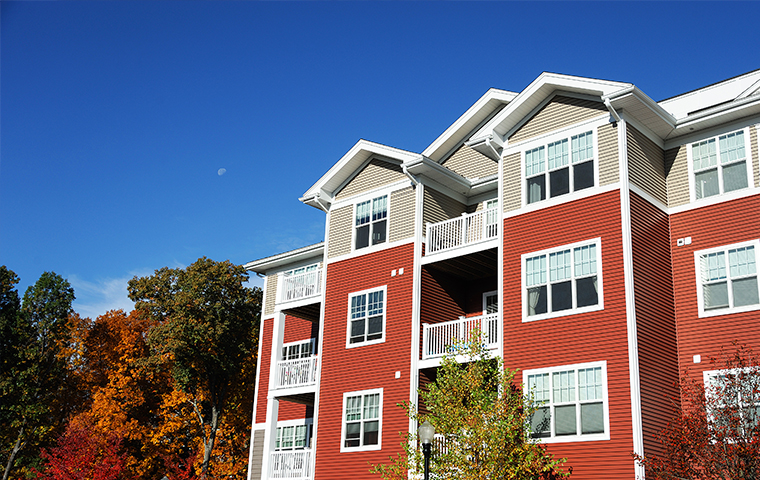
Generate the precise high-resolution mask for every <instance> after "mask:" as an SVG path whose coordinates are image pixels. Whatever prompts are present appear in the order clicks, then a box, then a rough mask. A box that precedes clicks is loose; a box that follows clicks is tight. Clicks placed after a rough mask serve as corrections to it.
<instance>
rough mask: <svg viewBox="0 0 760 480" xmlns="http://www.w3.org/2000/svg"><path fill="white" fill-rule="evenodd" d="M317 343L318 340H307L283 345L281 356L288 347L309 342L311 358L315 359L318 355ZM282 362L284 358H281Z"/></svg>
mask: <svg viewBox="0 0 760 480" xmlns="http://www.w3.org/2000/svg"><path fill="white" fill-rule="evenodd" d="M316 341H317V339H316V338H305V339H303V340H296V341H295V342H288V343H283V344H282V349H281V350H280V354H282V350H284V349H286V348H288V347H292V346H294V345H301V344H304V343H307V342H309V343H311V355H310V356H312V357H313V356H314V355H315V354H316V349H315V345H316ZM301 358H306V357H301ZM280 360H283V358H280Z"/></svg>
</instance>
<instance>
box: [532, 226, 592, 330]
mask: <svg viewBox="0 0 760 480" xmlns="http://www.w3.org/2000/svg"><path fill="white" fill-rule="evenodd" d="M600 254H601V253H600V248H599V241H598V240H596V241H593V242H591V243H585V244H576V245H570V246H567V247H560V248H559V249H555V250H553V251H547V252H542V253H541V254H529V255H523V258H524V267H525V277H524V278H525V287H524V291H523V292H524V304H525V307H524V312H525V318H527V319H529V320H533V319H538V318H544V317H549V316H557V315H567V314H572V313H578V312H580V311H590V310H596V309H600V308H601V306H602V302H601V283H600V279H601V271H599V269H598V267H597V265H601V263H600V262H601V260H600Z"/></svg>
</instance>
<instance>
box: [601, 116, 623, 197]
mask: <svg viewBox="0 0 760 480" xmlns="http://www.w3.org/2000/svg"><path fill="white" fill-rule="evenodd" d="M596 135H597V148H598V149H599V184H600V185H609V184H611V183H617V182H618V181H620V164H619V162H618V130H617V127H613V126H612V124H611V123H608V124H606V125H602V126H601V127H599V128H598V129H597V131H596Z"/></svg>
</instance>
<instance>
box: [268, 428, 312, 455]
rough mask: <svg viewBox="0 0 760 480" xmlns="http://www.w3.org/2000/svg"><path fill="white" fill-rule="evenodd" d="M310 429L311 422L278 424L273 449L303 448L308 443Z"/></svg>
mask: <svg viewBox="0 0 760 480" xmlns="http://www.w3.org/2000/svg"><path fill="white" fill-rule="evenodd" d="M309 421H311V420H309ZM310 431H311V424H300V425H287V426H278V427H277V434H276V436H275V442H274V449H275V451H278V452H281V451H287V450H303V449H304V448H306V446H307V445H308V444H309V438H310Z"/></svg>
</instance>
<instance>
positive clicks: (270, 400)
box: [261, 312, 285, 478]
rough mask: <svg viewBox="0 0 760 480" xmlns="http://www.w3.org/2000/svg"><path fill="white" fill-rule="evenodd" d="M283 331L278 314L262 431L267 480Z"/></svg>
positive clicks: (263, 472) (274, 435) (281, 316)
mask: <svg viewBox="0 0 760 480" xmlns="http://www.w3.org/2000/svg"><path fill="white" fill-rule="evenodd" d="M284 331H285V314H284V313H282V312H278V313H277V314H276V315H275V317H274V325H273V326H272V351H271V352H270V361H269V390H268V392H267V419H266V428H265V430H264V452H263V454H262V462H261V476H262V478H269V465H270V460H271V456H272V452H274V444H275V440H276V439H277V413H278V409H279V406H280V401H279V399H278V398H277V397H276V396H275V392H276V390H275V385H276V384H277V362H279V361H280V357H281V356H282V339H283V332H284Z"/></svg>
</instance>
